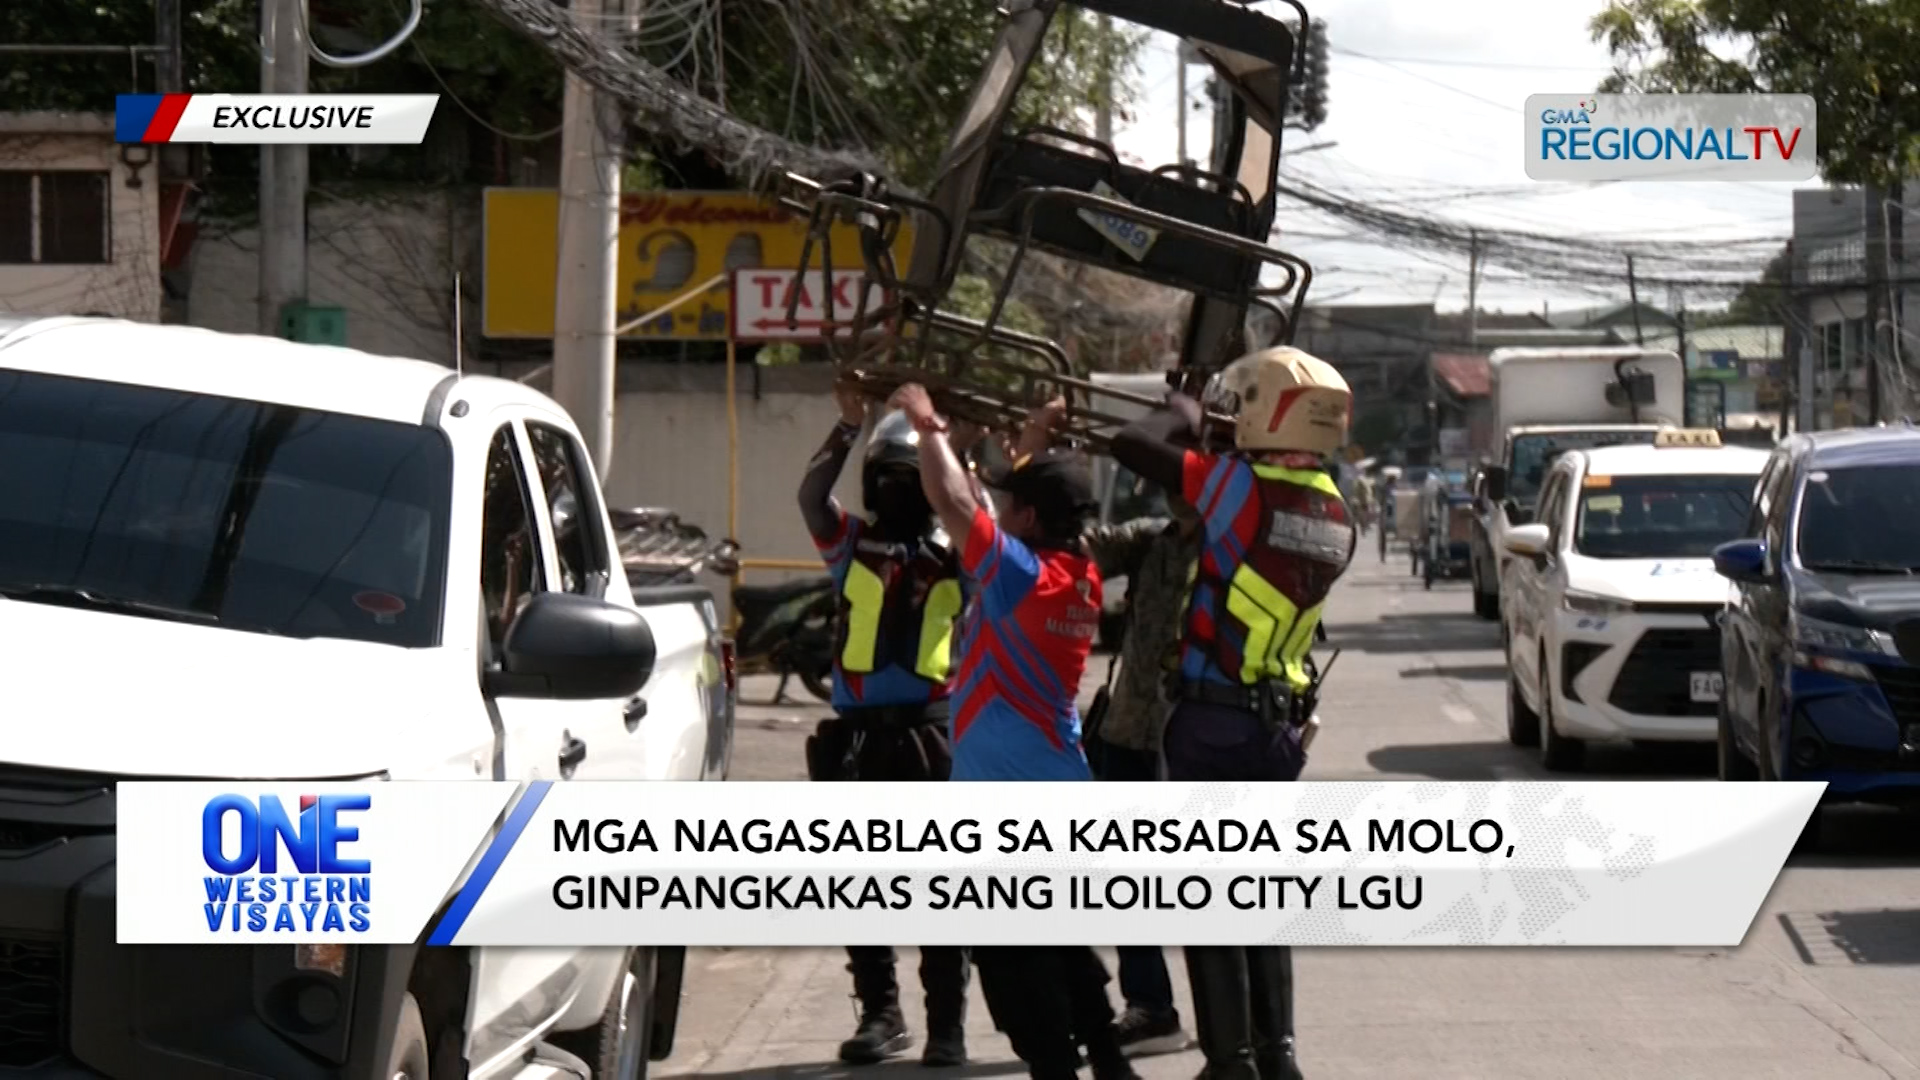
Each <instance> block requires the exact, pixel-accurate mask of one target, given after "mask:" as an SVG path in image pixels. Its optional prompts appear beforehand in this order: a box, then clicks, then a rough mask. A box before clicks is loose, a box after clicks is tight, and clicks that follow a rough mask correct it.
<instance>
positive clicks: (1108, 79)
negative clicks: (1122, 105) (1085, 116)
mask: <svg viewBox="0 0 1920 1080" xmlns="http://www.w3.org/2000/svg"><path fill="white" fill-rule="evenodd" d="M1099 26H1100V100H1099V101H1098V102H1095V103H1094V107H1093V137H1094V138H1096V139H1099V140H1100V141H1101V142H1103V143H1106V144H1107V145H1108V146H1112V145H1113V16H1111V15H1101V16H1100V19H1099Z"/></svg>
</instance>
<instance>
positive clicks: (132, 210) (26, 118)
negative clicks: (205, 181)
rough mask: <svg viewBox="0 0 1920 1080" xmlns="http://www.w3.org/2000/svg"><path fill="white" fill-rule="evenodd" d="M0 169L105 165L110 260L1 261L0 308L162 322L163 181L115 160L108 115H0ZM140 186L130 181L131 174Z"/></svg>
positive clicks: (150, 169) (116, 154)
mask: <svg viewBox="0 0 1920 1080" xmlns="http://www.w3.org/2000/svg"><path fill="white" fill-rule="evenodd" d="M0 169H18V170H35V169H85V170H107V171H109V172H111V173H112V174H113V178H112V180H111V182H110V183H109V189H108V190H109V194H108V197H109V200H110V204H111V215H112V218H111V221H110V223H109V242H110V243H111V245H112V255H113V261H112V262H110V263H102V264H97V265H83V266H21V265H0V311H16V312H24V313H29V314H40V315H89V314H103V315H112V316H116V317H119V318H125V319H136V320H139V321H141V322H158V321H159V320H160V181H159V177H158V175H157V173H156V170H155V168H154V166H153V165H151V164H148V165H146V166H145V167H143V168H142V169H140V170H139V172H138V173H137V174H135V173H134V172H133V171H132V170H130V169H129V168H128V167H127V166H126V165H125V164H124V163H122V161H121V160H120V150H119V147H118V146H117V145H115V143H114V141H113V118H112V117H111V116H100V117H96V116H92V115H82V114H47V113H24V114H13V115H9V116H0ZM134 175H138V177H139V179H140V185H139V186H138V187H128V186H127V180H128V178H129V177H130V176H134Z"/></svg>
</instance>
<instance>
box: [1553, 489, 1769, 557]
mask: <svg viewBox="0 0 1920 1080" xmlns="http://www.w3.org/2000/svg"><path fill="white" fill-rule="evenodd" d="M1599 481H1604V483H1597V482H1599ZM1756 482H1757V477H1755V476H1753V475H1751V474H1736V475H1729V476H1589V477H1588V478H1587V482H1586V485H1585V486H1583V487H1582V488H1581V489H1580V517H1579V520H1578V521H1577V522H1575V523H1574V534H1573V549H1574V550H1575V551H1578V552H1579V553H1580V554H1582V555H1585V556H1587V557H1588V558H1591V559H1704V558H1706V557H1708V556H1709V555H1712V554H1713V549H1714V548H1716V547H1719V546H1720V545H1721V544H1724V543H1726V542H1728V541H1729V540H1738V539H1740V537H1741V535H1742V534H1743V533H1744V531H1745V529H1746V524H1747V512H1748V510H1749V509H1750V508H1751V507H1752V505H1753V488H1754V484H1755V483H1756Z"/></svg>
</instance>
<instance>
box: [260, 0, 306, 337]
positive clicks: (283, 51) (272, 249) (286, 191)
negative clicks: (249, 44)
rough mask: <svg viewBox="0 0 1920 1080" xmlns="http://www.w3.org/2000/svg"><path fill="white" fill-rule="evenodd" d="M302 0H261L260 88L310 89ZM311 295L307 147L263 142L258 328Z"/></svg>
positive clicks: (276, 322) (267, 329) (266, 328)
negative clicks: (292, 304) (308, 266)
mask: <svg viewBox="0 0 1920 1080" xmlns="http://www.w3.org/2000/svg"><path fill="white" fill-rule="evenodd" d="M304 6H305V5H303V4H302V3H300V0H260V43H261V46H262V49H261V56H260V92H261V93H263V94H304V93H306V92H307V35H306V28H305V27H303V26H301V25H300V20H301V15H302V9H303V8H304ZM306 298H307V148H306V147H305V146H303V145H289V144H281V145H271V146H262V147H261V148H260V332H261V333H263V334H268V335H274V336H277V335H278V334H279V333H280V318H281V315H282V313H283V312H284V311H285V310H286V307H287V305H288V304H291V303H294V302H296V301H302V300H305V299H306Z"/></svg>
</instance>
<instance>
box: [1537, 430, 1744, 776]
mask: <svg viewBox="0 0 1920 1080" xmlns="http://www.w3.org/2000/svg"><path fill="white" fill-rule="evenodd" d="M1767 459H1768V455H1767V453H1766V452H1765V451H1762V450H1754V449H1748V448H1745V447H1730V446H1722V445H1721V443H1720V440H1719V437H1718V433H1716V432H1714V431H1711V430H1700V431H1695V430H1688V429H1679V428H1673V429H1668V430H1665V431H1662V432H1660V433H1659V434H1658V435H1656V436H1655V439H1654V442H1653V444H1652V445H1650V446H1648V445H1639V446H1609V447H1603V448H1597V449H1591V450H1575V451H1570V452H1568V453H1567V454H1565V455H1563V456H1562V457H1561V458H1560V459H1559V460H1558V461H1557V462H1555V463H1554V465H1553V467H1552V469H1551V470H1550V471H1549V472H1548V474H1547V478H1546V481H1545V483H1544V485H1543V486H1542V488H1541V494H1540V502H1539V506H1540V513H1539V516H1538V517H1537V518H1536V519H1535V521H1534V522H1532V523H1531V524H1527V525H1522V526H1519V527H1517V528H1515V529H1513V530H1511V531H1509V532H1508V533H1507V535H1506V537H1505V545H1506V548H1507V551H1508V552H1510V553H1511V554H1513V555H1514V556H1517V557H1516V558H1513V559H1511V560H1509V561H1508V564H1507V570H1506V577H1505V579H1504V580H1503V581H1502V582H1501V596H1502V604H1501V608H1502V612H1501V615H1502V620H1501V622H1502V627H1503V629H1504V631H1505V633H1504V636H1505V638H1506V642H1507V737H1508V739H1509V740H1510V741H1512V743H1513V744H1514V745H1515V746H1529V747H1531V746H1537V747H1539V750H1540V758H1541V761H1542V763H1543V764H1545V765H1546V767H1547V768H1549V769H1553V770H1556V771H1564V770H1573V769H1577V768H1579V767H1580V764H1581V761H1582V758H1583V755H1584V750H1585V746H1586V742H1587V741H1588V740H1595V739H1630V740H1635V741H1650V742H1703V743H1705V742H1712V741H1714V739H1715V738H1716V737H1717V733H1718V728H1717V719H1716V716H1717V711H1718V706H1719V701H1720V697H1721V694H1722V692H1723V690H1724V680H1723V679H1722V677H1721V674H1720V632H1719V623H1718V619H1719V615H1720V611H1721V609H1722V607H1724V606H1725V604H1726V600H1727V593H1728V585H1727V582H1726V580H1725V579H1724V578H1722V577H1720V576H1719V575H1718V574H1716V573H1715V571H1714V564H1713V558H1712V555H1713V550H1714V548H1715V547H1717V546H1719V545H1720V544H1723V543H1725V542H1727V541H1729V540H1732V539H1735V538H1737V537H1739V536H1740V535H1741V530H1742V529H1743V528H1744V527H1745V525H1746V521H1747V516H1748V511H1749V508H1750V506H1751V504H1752V501H1753V491H1754V487H1755V485H1756V484H1757V482H1758V480H1759V476H1760V472H1761V470H1762V469H1763V468H1764V467H1765V466H1766V463H1767Z"/></svg>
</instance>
